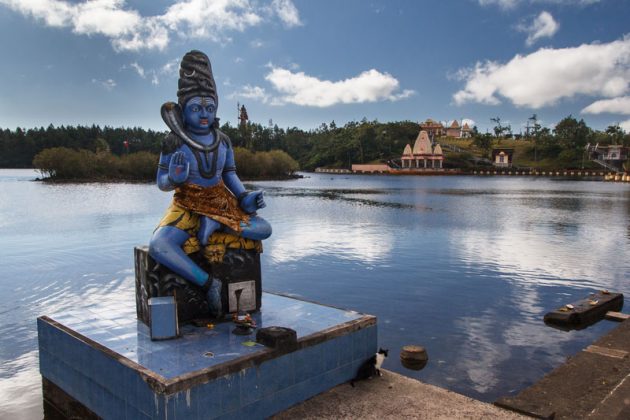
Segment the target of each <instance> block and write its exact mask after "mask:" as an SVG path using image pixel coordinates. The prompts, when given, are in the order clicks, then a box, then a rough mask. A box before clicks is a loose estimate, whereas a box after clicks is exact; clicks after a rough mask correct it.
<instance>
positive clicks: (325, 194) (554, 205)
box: [0, 170, 630, 419]
mask: <svg viewBox="0 0 630 420" xmlns="http://www.w3.org/2000/svg"><path fill="white" fill-rule="evenodd" d="M33 178H35V173H33V172H32V171H28V170H0V264H1V265H0V266H1V268H2V270H1V271H0V417H1V418H14V419H20V418H24V419H28V418H41V416H42V411H41V410H42V409H41V390H40V376H39V373H38V367H37V363H38V361H37V331H36V325H35V319H36V317H37V316H40V315H45V314H50V313H53V312H58V311H63V310H64V309H69V308H76V307H89V306H93V305H100V304H102V303H103V302H110V301H115V300H119V299H129V298H130V297H132V296H133V294H134V277H133V247H134V246H135V245H139V244H146V243H147V242H148V239H149V237H150V235H151V232H152V231H153V229H154V228H155V226H156V224H157V222H158V221H159V219H160V218H161V216H162V213H163V211H164V210H165V209H166V207H167V205H168V203H169V201H170V194H167V193H162V192H160V191H159V190H158V189H157V187H155V186H153V185H148V184H64V185H48V184H43V183H41V182H32V179H33ZM256 186H257V187H261V188H264V189H265V191H266V200H267V203H268V206H267V208H265V209H264V210H262V211H261V213H260V214H261V216H263V217H265V218H266V219H268V220H269V221H270V222H271V224H272V225H273V228H274V233H273V235H272V237H271V238H270V239H269V240H267V241H265V243H264V248H265V250H264V253H263V259H262V264H263V287H264V288H265V289H266V290H270V291H279V292H285V293H291V294H294V295H296V296H301V297H304V298H306V299H309V300H315V301H319V302H322V303H326V304H330V305H335V306H340V307H344V308H350V309H355V310H358V311H362V312H367V313H370V314H374V315H377V316H378V325H379V344H380V346H382V347H386V348H389V349H390V358H389V359H388V360H387V361H386V362H385V367H386V368H388V369H391V370H394V371H397V372H400V373H403V374H405V375H408V376H411V377H415V378H418V379H420V380H422V381H425V382H428V383H431V384H435V385H439V386H442V387H445V388H448V389H451V390H453V391H457V392H460V393H463V394H466V395H468V396H471V397H474V398H479V399H482V400H485V401H493V400H495V399H496V398H498V397H500V396H504V395H509V394H513V393H515V392H517V391H519V390H520V389H522V388H524V387H526V386H528V385H530V384H532V383H533V382H535V381H536V380H537V379H539V378H541V377H542V376H543V375H544V374H545V373H547V372H548V371H550V370H551V369H553V368H554V367H556V366H558V365H559V364H561V363H562V361H563V360H564V359H565V358H566V357H567V356H568V355H571V354H574V353H576V352H577V351H579V350H580V349H582V348H584V347H586V346H587V345H588V344H590V343H591V342H592V341H593V340H595V339H596V338H598V337H599V336H601V335H602V334H604V333H605V332H606V331H608V330H610V329H611V328H613V327H614V324H612V323H610V322H607V321H604V322H600V323H599V324H596V325H595V326H592V327H590V328H588V329H586V330H581V331H573V332H563V331H559V330H555V329H552V328H550V327H547V326H545V325H544V324H543V322H542V316H543V315H544V313H545V312H547V311H549V310H551V309H553V308H555V307H556V306H559V305H561V304H564V303H567V302H569V301H572V300H575V299H578V298H582V297H584V296H585V295H587V294H588V293H589V292H591V291H595V290H598V289H609V290H613V291H619V292H623V293H627V292H629V291H630V286H629V285H628V280H629V279H630V247H629V246H628V245H629V242H630V185H628V184H613V183H603V182H587V181H559V180H552V179H527V178H511V177H494V178H481V177H380V176H372V177H370V176H340V175H335V176H330V175H317V174H309V175H307V178H304V179H299V180H293V181H277V182H271V181H270V182H258V183H256ZM406 344H421V345H424V346H425V347H426V348H427V349H428V352H429V357H430V362H429V365H428V366H427V367H426V368H425V369H424V370H422V371H420V372H415V371H410V370H406V369H404V368H403V367H402V366H401V365H400V363H399V361H398V353H399V351H400V349H401V347H402V346H403V345H406Z"/></svg>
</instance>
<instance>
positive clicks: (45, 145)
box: [0, 125, 165, 168]
mask: <svg viewBox="0 0 630 420" xmlns="http://www.w3.org/2000/svg"><path fill="white" fill-rule="evenodd" d="M164 135H165V133H163V132H158V131H153V130H145V129H143V128H139V127H134V128H112V127H107V126H105V127H103V128H101V127H99V126H96V125H93V126H91V127H87V126H78V127H72V126H67V127H64V126H61V127H54V126H53V125H49V126H48V128H46V129H44V128H43V127H40V128H33V129H29V130H26V131H24V130H22V129H21V128H19V127H18V128H17V129H16V130H15V131H11V130H8V129H5V130H0V168H28V167H30V166H31V164H32V162H33V158H34V157H35V155H36V154H38V153H39V152H41V151H42V150H44V149H50V148H52V147H67V148H70V149H76V150H79V149H85V150H90V151H92V152H103V151H109V152H111V153H112V154H114V155H117V156H120V155H122V154H125V153H134V152H139V151H147V152H152V153H159V152H160V142H161V140H162V138H163V137H164ZM125 141H127V143H128V145H129V147H128V148H127V149H126V148H125V146H124V142H125Z"/></svg>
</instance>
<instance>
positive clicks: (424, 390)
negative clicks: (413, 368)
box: [272, 370, 527, 420]
mask: <svg viewBox="0 0 630 420" xmlns="http://www.w3.org/2000/svg"><path fill="white" fill-rule="evenodd" d="M272 418H273V419H274V420H290V419H323V418H326V419H405V418H406V419H444V420H446V419H448V420H452V419H471V420H472V419H502V420H503V419H505V420H512V419H514V420H516V419H526V418H527V417H525V416H522V415H520V414H517V413H514V412H512V411H507V410H503V409H501V408H499V407H496V406H493V405H492V404H487V403H484V402H481V401H477V400H473V399H472V398H468V397H465V396H463V395H461V394H457V393H455V392H451V391H447V390H445V389H443V388H438V387H436V386H433V385H428V384H425V383H422V382H420V381H417V380H415V379H411V378H408V377H406V376H402V375H399V374H397V373H394V372H390V371H386V370H384V371H383V376H382V377H375V378H372V379H368V380H364V381H360V382H357V383H356V384H355V386H354V387H352V386H350V385H349V384H342V385H339V386H337V387H335V388H333V389H331V390H329V391H327V392H324V393H323V394H320V395H318V396H316V397H314V398H311V399H310V400H307V401H305V402H303V403H301V404H298V405H296V406H294V407H292V408H290V409H288V410H286V411H284V412H282V413H279V414H277V415H276V416H274V417H272Z"/></svg>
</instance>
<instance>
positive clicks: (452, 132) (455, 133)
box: [446, 120, 462, 139]
mask: <svg viewBox="0 0 630 420" xmlns="http://www.w3.org/2000/svg"><path fill="white" fill-rule="evenodd" d="M446 136H447V137H455V138H456V139H458V138H460V137H461V136H462V127H461V126H460V125H459V123H458V122H457V120H453V122H452V123H451V125H449V126H448V128H447V129H446Z"/></svg>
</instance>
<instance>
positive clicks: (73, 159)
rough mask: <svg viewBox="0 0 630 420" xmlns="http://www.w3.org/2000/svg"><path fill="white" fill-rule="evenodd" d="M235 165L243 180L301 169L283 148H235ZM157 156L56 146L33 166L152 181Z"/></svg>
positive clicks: (65, 176)
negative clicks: (118, 153)
mask: <svg viewBox="0 0 630 420" xmlns="http://www.w3.org/2000/svg"><path fill="white" fill-rule="evenodd" d="M234 154H235V160H236V167H237V168H238V173H239V176H240V177H241V178H242V179H256V178H285V177H287V176H291V175H292V174H293V173H294V172H295V171H297V170H298V169H299V165H298V163H297V162H296V161H295V160H293V158H291V157H290V156H289V155H288V154H287V153H285V152H283V151H280V150H272V151H270V152H257V153H254V152H251V151H249V150H247V149H243V148H240V147H237V148H235V150H234ZM157 163H158V155H156V154H154V153H151V152H136V153H130V154H126V155H122V156H116V155H113V154H111V153H109V152H108V151H99V152H96V153H95V152H92V151H89V150H85V149H79V150H75V149H70V148H67V147H53V148H50V149H44V150H42V151H41V152H39V153H38V154H37V155H36V156H35V158H34V159H33V167H34V168H35V169H36V170H38V171H39V172H40V173H41V174H42V176H43V177H44V178H46V179H50V180H58V181H66V180H79V181H81V180H90V181H91V180H94V181H101V180H121V181H125V180H128V181H151V180H153V179H154V178H155V174H156V171H157Z"/></svg>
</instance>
